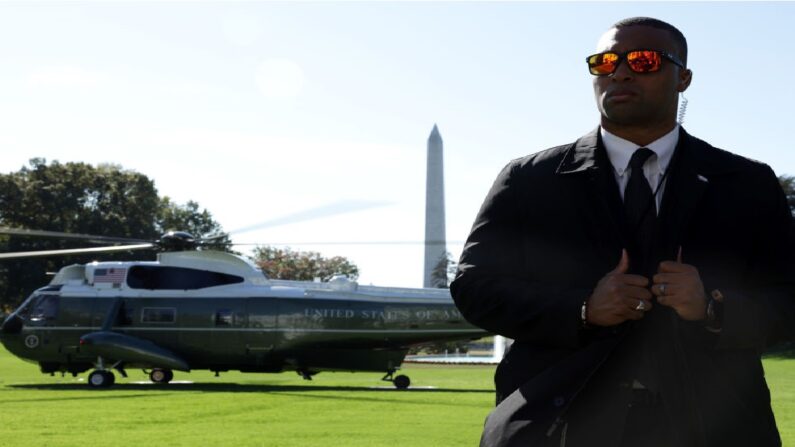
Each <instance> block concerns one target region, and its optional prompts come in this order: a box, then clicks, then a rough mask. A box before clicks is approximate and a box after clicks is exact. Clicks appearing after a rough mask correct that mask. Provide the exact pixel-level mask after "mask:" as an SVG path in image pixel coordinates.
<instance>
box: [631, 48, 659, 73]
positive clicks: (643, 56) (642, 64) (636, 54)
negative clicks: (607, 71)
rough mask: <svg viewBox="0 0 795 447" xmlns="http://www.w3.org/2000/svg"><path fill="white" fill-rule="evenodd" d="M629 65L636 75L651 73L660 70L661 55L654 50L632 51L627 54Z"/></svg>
mask: <svg viewBox="0 0 795 447" xmlns="http://www.w3.org/2000/svg"><path fill="white" fill-rule="evenodd" d="M627 63H628V64H629V68H631V69H632V71H634V72H636V73H651V72H652V71H657V70H659V69H660V63H661V58H660V53H659V52H657V51H652V50H644V51H632V52H631V53H628V54H627Z"/></svg>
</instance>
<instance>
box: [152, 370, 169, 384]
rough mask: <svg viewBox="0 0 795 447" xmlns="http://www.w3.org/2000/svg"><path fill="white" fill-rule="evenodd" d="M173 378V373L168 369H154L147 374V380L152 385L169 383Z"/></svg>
mask: <svg viewBox="0 0 795 447" xmlns="http://www.w3.org/2000/svg"><path fill="white" fill-rule="evenodd" d="M173 378H174V373H173V372H172V371H171V370H170V369H160V368H155V369H153V370H152V372H150V373H149V380H151V381H152V382H153V383H163V384H166V383H168V382H171V379H173Z"/></svg>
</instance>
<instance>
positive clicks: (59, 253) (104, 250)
mask: <svg viewBox="0 0 795 447" xmlns="http://www.w3.org/2000/svg"><path fill="white" fill-rule="evenodd" d="M153 247H155V244H153V243H146V244H135V245H114V246H110V247H92V248H68V249H63V250H40V251H19V252H13V253H0V259H17V258H35V257H41V256H63V255H75V254H84V253H108V252H114V251H129V250H144V249H147V248H153Z"/></svg>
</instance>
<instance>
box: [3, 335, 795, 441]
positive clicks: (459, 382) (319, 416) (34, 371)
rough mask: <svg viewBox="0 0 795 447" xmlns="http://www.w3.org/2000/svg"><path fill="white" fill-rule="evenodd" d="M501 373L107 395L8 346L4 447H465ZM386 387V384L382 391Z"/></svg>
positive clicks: (770, 362)
mask: <svg viewBox="0 0 795 447" xmlns="http://www.w3.org/2000/svg"><path fill="white" fill-rule="evenodd" d="M765 368H766V371H767V378H768V382H769V384H770V387H771V390H772V393H773V405H774V410H775V412H776V417H777V420H778V425H779V429H780V430H781V434H782V437H783V438H784V445H789V444H788V440H789V443H792V444H795V374H792V373H791V371H792V369H793V368H795V360H781V359H766V360H765ZM493 371H494V368H493V367H484V366H422V365H406V368H405V369H404V370H403V371H402V372H403V373H405V374H407V375H409V376H411V378H412V386H416V387H433V388H429V389H425V388H421V389H417V390H413V391H403V392H401V391H394V390H392V389H391V388H390V385H389V384H387V383H384V382H381V381H380V380H379V379H380V375H378V374H372V373H355V374H352V373H322V374H319V375H318V376H316V377H315V380H313V381H312V382H307V381H304V380H302V379H301V378H300V377H298V376H297V375H296V374H295V373H283V374H240V373H227V374H222V375H221V377H218V378H216V377H213V375H212V374H210V373H207V372H197V373H192V374H180V373H177V374H176V377H175V380H190V381H194V382H195V383H194V384H179V383H177V384H171V385H168V386H164V387H163V386H154V385H148V384H136V383H134V382H138V381H145V380H146V377H145V376H144V374H143V373H141V372H140V371H130V378H129V379H121V378H118V377H117V380H118V381H119V384H118V385H116V386H114V388H111V389H109V390H91V389H88V388H87V386H86V385H85V382H84V381H83V380H85V375H82V376H80V377H78V378H77V379H75V378H72V377H71V376H67V377H61V376H60V375H59V376H56V377H50V376H47V375H43V374H40V373H39V372H38V368H37V367H36V365H32V364H28V363H25V362H22V361H20V360H18V359H16V358H14V357H12V356H11V355H10V354H8V352H6V351H5V350H3V349H2V348H0V408H2V410H0V445H2V446H4V447H16V446H20V447H21V446H24V447H34V446H47V447H56V446H84V445H106V444H107V445H115V446H140V445H148V446H161V445H170V446H183V445H184V446H192V447H194V446H201V445H216V446H236V447H237V446H301V447H310V446H384V447H392V446H394V445H408V446H412V447H414V446H467V445H476V444H477V440H478V439H479V436H480V429H481V427H482V424H483V418H484V417H485V416H486V414H487V413H488V411H489V410H490V409H491V406H492V403H493V398H494V397H493V386H492V374H493ZM379 387H383V389H381V388H379Z"/></svg>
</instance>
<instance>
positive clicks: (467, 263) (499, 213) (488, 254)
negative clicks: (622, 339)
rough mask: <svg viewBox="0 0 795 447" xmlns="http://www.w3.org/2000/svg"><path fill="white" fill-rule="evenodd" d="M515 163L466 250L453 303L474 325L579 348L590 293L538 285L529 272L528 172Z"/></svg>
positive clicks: (487, 204)
mask: <svg viewBox="0 0 795 447" xmlns="http://www.w3.org/2000/svg"><path fill="white" fill-rule="evenodd" d="M520 168H521V165H520V164H519V163H518V162H516V161H514V162H512V163H510V164H508V166H506V167H505V168H504V169H503V170H502V172H500V174H499V176H498V177H497V179H496V181H495V182H494V184H493V186H492V188H491V190H490V191H489V193H488V195H487V196H486V199H485V201H484V203H483V205H482V207H481V209H480V211H479V213H478V216H477V218H476V219H475V223H474V225H473V227H472V230H471V232H470V235H469V237H468V239H467V242H466V245H465V246H464V250H463V253H462V255H461V259H460V261H459V265H458V273H457V275H456V279H455V280H454V281H453V283H452V284H451V286H450V289H451V293H452V296H453V299H454V300H455V302H456V305H457V306H458V308H459V309H460V311H461V313H462V314H463V315H464V317H465V318H466V319H467V320H468V321H469V322H471V323H472V324H474V325H476V326H479V327H481V328H484V329H486V330H488V331H490V332H493V333H495V334H500V335H504V336H506V337H509V338H512V339H514V340H517V341H522V342H529V343H535V344H540V345H543V346H548V347H563V348H567V347H570V348H573V347H577V346H579V344H580V338H579V335H580V334H579V332H580V319H579V315H580V307H581V305H582V302H583V301H584V300H585V299H586V298H587V297H588V295H589V294H590V290H588V289H582V288H576V287H571V286H568V285H566V284H549V283H545V282H542V281H537V280H534V278H533V274H532V273H533V272H530V271H528V269H529V268H528V262H527V257H528V256H543V254H542V253H532V252H528V247H527V246H525V244H524V240H525V238H524V235H523V231H526V230H524V228H526V227H525V226H524V225H523V222H522V219H523V216H522V212H521V210H522V209H523V207H532V206H533V204H532V203H521V197H522V194H520V189H521V188H524V187H527V185H525V184H524V183H523V182H522V180H523V179H526V177H525V176H526V175H528V174H527V173H526V172H524V173H521V175H519V174H520V173H519V172H518V171H519V170H520Z"/></svg>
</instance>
